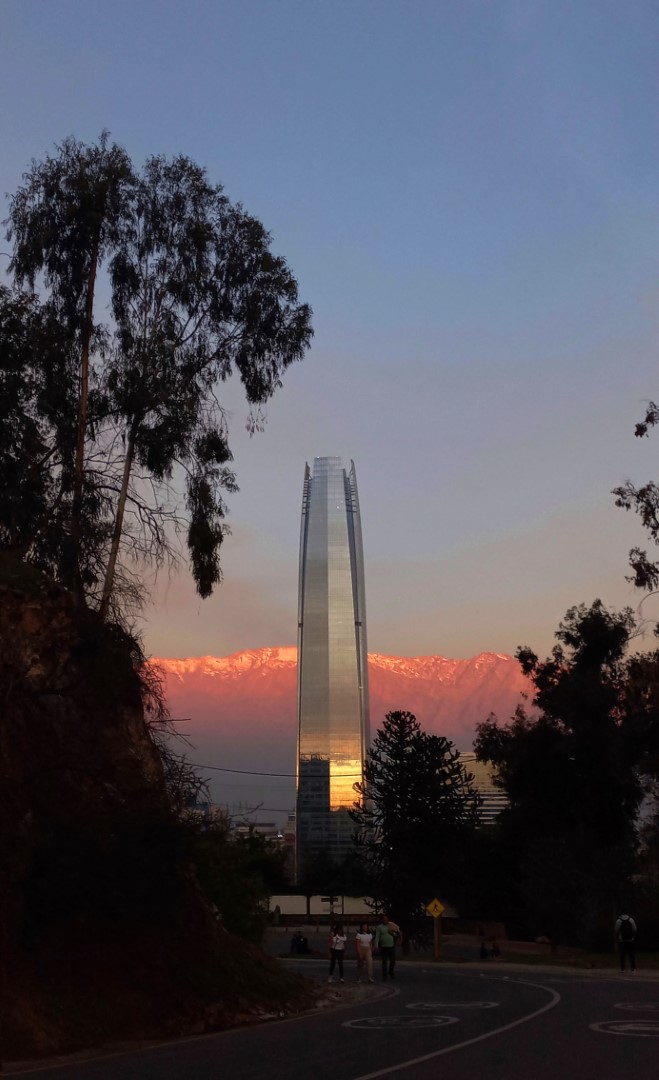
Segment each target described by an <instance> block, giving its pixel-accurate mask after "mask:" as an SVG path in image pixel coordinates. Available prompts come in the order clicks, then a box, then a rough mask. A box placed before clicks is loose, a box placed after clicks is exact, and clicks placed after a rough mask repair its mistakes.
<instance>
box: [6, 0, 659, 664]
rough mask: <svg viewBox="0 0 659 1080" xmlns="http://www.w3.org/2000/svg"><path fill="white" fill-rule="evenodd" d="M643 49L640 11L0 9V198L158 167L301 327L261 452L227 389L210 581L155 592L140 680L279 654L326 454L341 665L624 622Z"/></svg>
mask: <svg viewBox="0 0 659 1080" xmlns="http://www.w3.org/2000/svg"><path fill="white" fill-rule="evenodd" d="M658 39H659V6H658V5H657V4H656V2H654V0H653V2H649V0H648V2H645V0H616V2H613V0H592V2H591V0H580V2H579V3H576V4H575V3H574V0H546V2H545V0H500V2H497V0H452V2H448V0H446V2H445V0H434V2H431V0H400V2H398V0H332V2H331V3H330V2H321V0H267V2H266V0H261V2H257V0H227V2H222V0H205V2H204V0H187V2H186V4H181V3H180V2H179V0H176V2H174V0H137V2H135V0H130V2H127V0H112V3H110V4H108V3H107V2H103V3H101V2H100V0H57V2H56V3H52V2H48V0H3V2H2V4H1V5H0V101H2V103H3V107H2V109H0V146H1V147H2V152H1V154H0V193H2V194H4V193H11V192H13V191H15V189H16V187H17V186H18V185H19V183H20V181H21V175H22V173H23V171H24V170H25V169H26V168H27V166H28V165H29V162H30V160H31V159H32V158H36V159H39V158H41V157H43V155H44V154H45V153H46V152H48V151H52V149H53V145H54V144H55V143H56V142H58V141H60V140H62V139H63V138H64V137H66V136H67V135H70V134H73V135H74V136H76V137H77V138H79V139H82V140H84V141H89V142H91V141H93V140H95V139H96V138H97V136H98V135H99V133H100V132H101V130H102V129H108V130H109V131H110V132H111V134H112V137H113V138H114V139H115V140H116V141H117V142H119V143H121V144H123V145H124V146H125V148H126V149H127V151H128V152H129V154H130V155H131V157H132V158H133V160H134V161H135V162H136V163H140V162H141V161H143V160H144V158H145V157H146V156H148V155H150V154H154V153H158V154H165V155H172V154H177V153H184V154H187V155H189V156H190V157H192V158H193V159H195V160H196V161H197V162H198V163H199V164H201V165H203V166H205V167H206V169H207V170H208V175H209V177H210V179H211V180H212V181H213V182H221V183H222V184H223V185H224V188H225V191H226V193H227V194H228V195H229V197H230V198H231V199H233V200H235V201H240V202H242V204H243V205H244V206H245V208H246V209H247V210H249V211H250V212H251V213H252V214H254V215H256V216H257V217H259V218H260V219H261V221H262V222H263V223H264V225H265V226H266V228H267V229H268V230H269V231H270V233H271V234H272V246H273V250H274V251H275V252H276V253H278V254H281V255H284V256H285V257H286V259H287V261H288V263H289V265H290V266H291V269H292V270H293V273H294V274H295V276H296V277H297V280H298V282H299V286H300V297H301V299H302V300H304V301H307V302H309V303H310V304H311V306H312V307H313V310H314V327H315V337H314V340H313V345H312V348H311V350H310V351H309V353H308V354H307V356H306V358H305V359H304V360H303V361H302V362H301V363H299V364H296V365H294V366H293V367H292V368H290V369H289V370H288V372H287V373H286V374H285V376H284V385H283V388H282V389H281V390H279V391H278V392H277V394H276V396H275V397H274V398H273V399H272V401H271V403H270V404H269V405H268V407H267V410H266V412H267V423H266V428H265V431H264V432H263V433H261V434H257V435H255V436H253V437H250V435H249V434H248V432H247V430H246V426H245V421H246V418H247V406H246V404H245V402H244V400H243V399H242V397H241V393H240V387H239V385H233V383H231V384H229V385H228V386H227V388H226V393H225V395H224V399H223V400H224V402H225V404H226V407H227V409H228V410H229V413H230V417H231V419H230V431H231V445H232V449H233V453H234V458H235V469H236V472H237V477H238V483H239V485H240V492H239V493H238V494H236V495H234V496H230V498H229V502H230V511H231V513H230V519H229V520H230V524H231V526H232V535H231V537H230V538H229V539H228V540H227V541H226V543H225V546H224V549H223V557H222V565H223V571H224V583H223V584H222V586H221V587H220V588H219V589H218V590H217V592H216V594H215V595H214V596H213V597H212V598H211V599H210V600H207V601H201V600H199V599H198V598H197V597H196V596H195V593H194V589H193V586H192V584H191V580H190V578H189V575H188V574H187V573H186V572H185V571H183V572H181V573H180V574H178V575H177V576H176V577H173V578H169V577H168V576H167V575H166V574H163V575H160V577H159V578H158V580H157V581H156V582H155V584H154V591H153V600H152V603H151V604H150V605H149V607H148V608H147V610H146V612H145V617H144V621H143V632H144V639H145V644H146V648H147V651H148V652H149V653H151V654H153V655H155V656H167V657H185V656H199V655H206V654H214V655H216V656H223V655H228V654H230V653H233V652H237V651H240V650H243V649H248V648H260V647H263V646H269V645H288V644H293V643H294V642H295V637H296V622H297V610H296V604H297V570H298V565H297V564H298V547H299V518H300V509H301V498H302V481H303V473H304V465H305V462H306V461H309V462H311V460H312V459H313V458H314V457H315V456H323V455H328V454H329V455H334V454H337V455H339V456H341V457H342V458H343V460H344V462H345V463H346V465H348V464H349V461H350V459H354V461H355V464H356V470H357V479H358V486H359V495H360V503H361V512H362V524H363V533H364V549H365V559H366V590H367V612H368V643H369V650H370V651H373V652H379V653H386V654H394V655H407V656H416V655H426V654H442V655H444V656H448V657H468V656H472V655H474V654H476V653H478V652H481V651H485V650H491V651H493V652H514V650H515V649H516V647H517V646H518V645H522V644H524V645H526V644H528V645H531V646H532V647H533V648H534V649H535V650H536V651H537V652H539V653H541V654H544V653H546V652H548V651H549V650H550V648H551V647H552V644H553V640H554V639H553V634H554V631H555V630H556V628H557V626H558V623H559V621H560V619H561V618H562V617H563V615H564V614H565V612H566V610H567V609H568V608H569V607H570V606H572V605H574V604H578V603H581V602H585V603H590V602H591V601H592V600H593V599H594V598H595V597H601V599H602V600H603V601H604V602H605V603H606V604H608V605H610V606H613V607H620V606H623V605H626V604H630V605H632V606H634V607H636V606H637V604H638V602H639V597H638V595H637V594H635V592H634V590H633V589H632V588H631V586H630V585H629V584H628V583H627V582H626V580H625V574H626V573H627V572H628V570H627V553H628V551H629V549H630V547H632V546H633V545H635V544H641V545H643V544H644V540H645V537H644V534H643V531H642V529H641V527H640V525H639V523H638V522H637V521H636V520H635V519H634V518H633V517H632V516H631V515H626V514H625V513H624V512H623V511H621V510H619V509H616V508H615V506H614V500H613V497H612V496H611V489H612V488H613V487H614V486H616V485H617V484H620V483H622V482H623V481H624V480H625V479H627V478H628V477H631V478H633V479H634V480H636V481H638V482H643V481H646V480H648V479H651V478H653V477H654V476H656V463H657V456H658V453H659V444H658V443H657V439H656V437H655V439H654V440H652V438H650V439H646V440H637V439H635V438H634V425H635V423H636V421H637V420H638V419H640V418H641V416H642V415H643V413H644V408H645V403H646V401H647V400H648V399H651V398H653V397H654V398H656V397H657V395H658V394H659V379H658V378H657V326H658V302H657V300H658V286H659V254H658V253H659V243H658V241H659V214H658V212H657V211H658V204H657V190H658V183H657V182H658V180H659V138H658V136H659V131H658V130H657V129H658V126H659V122H658V115H659V114H658V111H657V107H656V104H657V98H658V90H659V87H658V85H657V83H658V74H657V73H658V71H659V65H657V55H658V49H657V46H658V44H659V41H658ZM2 216H4V213H3V215H2ZM0 250H4V251H6V250H8V245H7V241H5V242H4V245H3V244H0ZM6 263H7V259H6V258H2V257H0V271H1V270H2V268H3V267H6ZM645 613H646V614H648V615H650V616H651V617H652V616H653V617H654V618H655V619H656V618H657V617H659V609H657V610H656V611H654V612H653V611H652V608H651V605H650V604H648V605H647V606H646V608H645ZM651 644H652V638H649V640H648V647H650V645H651Z"/></svg>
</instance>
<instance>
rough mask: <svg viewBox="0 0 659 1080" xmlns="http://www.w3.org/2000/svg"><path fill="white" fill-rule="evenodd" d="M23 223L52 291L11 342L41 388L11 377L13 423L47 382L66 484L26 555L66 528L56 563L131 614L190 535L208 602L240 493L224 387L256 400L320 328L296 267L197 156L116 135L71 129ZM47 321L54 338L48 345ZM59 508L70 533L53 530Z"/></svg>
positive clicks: (17, 256)
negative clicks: (143, 569) (128, 143)
mask: <svg viewBox="0 0 659 1080" xmlns="http://www.w3.org/2000/svg"><path fill="white" fill-rule="evenodd" d="M8 224H9V230H8V236H9V238H10V239H12V240H13V242H14V252H13V259H12V262H11V270H12V271H13V273H14V276H15V279H16V282H17V283H18V284H19V285H27V286H29V287H32V288H34V287H36V286H38V287H39V292H40V296H41V302H42V308H41V309H39V308H38V305H37V302H36V300H34V299H32V300H30V301H29V302H28V301H27V300H26V301H24V307H23V309H22V320H21V327H20V329H19V328H18V327H17V328H15V329H14V331H13V338H12V339H11V340H12V341H13V340H14V339H15V341H14V343H13V344H11V346H7V348H8V349H10V351H12V352H13V354H15V355H16V356H18V353H19V352H20V353H21V354H22V356H23V358H24V357H25V355H26V350H29V351H30V356H31V357H32V360H31V364H32V367H31V368H30V366H29V365H27V366H26V365H25V364H24V363H23V364H22V365H21V363H20V362H18V361H16V363H14V369H13V370H14V373H15V378H14V382H15V381H16V377H18V378H20V371H21V368H23V369H24V370H25V378H26V380H28V385H26V386H25V387H23V388H22V389H21V390H20V391H19V392H18V395H17V396H16V394H15V393H14V389H13V386H12V387H8V392H7V394H3V397H2V399H1V401H0V403H1V404H2V405H3V413H2V415H0V421H3V422H4V421H5V418H6V417H8V418H9V419H10V420H11V419H12V416H11V415H10V410H9V406H8V401H10V400H12V401H17V402H18V406H16V405H14V406H13V407H14V412H16V409H17V408H18V410H19V411H20V409H21V408H22V404H21V403H24V404H25V409H27V408H28V405H30V406H31V408H32V413H34V410H35V409H36V407H37V406H36V404H35V401H41V400H44V401H45V400H46V399H45V398H44V394H43V393H42V387H43V386H46V384H47V383H48V381H49V380H50V382H53V381H54V382H55V384H56V387H55V388H56V390H57V393H58V394H59V397H60V406H61V413H62V415H61V417H59V418H58V420H57V423H54V422H53V421H52V420H49V422H48V423H46V421H45V420H44V419H43V418H42V423H41V426H40V428H39V435H40V439H41V442H40V444H39V446H36V447H35V451H34V455H35V460H36V461H39V460H40V458H41V459H45V460H47V461H48V462H49V468H50V470H51V474H50V486H48V485H46V486H43V487H42V490H41V494H40V496H39V498H40V499H41V504H39V499H37V500H36V503H35V506H34V507H33V508H31V507H30V506H29V504H28V503H26V504H25V514H26V516H27V520H26V521H25V522H24V523H23V526H22V534H21V545H20V551H21V554H22V557H24V558H26V559H29V560H31V561H35V560H36V557H37V553H38V552H39V551H40V549H42V548H43V547H44V546H45V547H46V548H48V544H46V543H45V541H44V537H45V535H46V533H48V536H49V537H50V538H51V540H52V537H53V536H55V535H58V537H59V540H58V543H57V545H56V549H55V550H52V551H50V567H49V569H50V570H51V572H53V573H54V574H55V576H56V577H57V578H58V579H59V580H60V581H62V582H64V583H65V584H66V585H68V586H69V587H71V588H73V589H74V590H76V591H77V592H78V593H79V594H80V595H81V596H84V598H85V600H86V602H87V603H88V604H90V605H91V606H94V607H98V608H99V610H100V612H101V615H102V616H103V617H105V616H106V615H107V614H108V613H109V612H111V613H112V614H113V615H114V616H115V617H119V616H120V614H121V610H122V606H124V607H125V604H126V598H127V597H128V598H129V599H131V598H132V600H133V601H139V589H138V586H137V582H138V581H139V573H138V572H137V571H139V567H140V565H141V564H142V563H144V562H145V561H146V562H149V561H151V562H155V564H156V565H160V564H161V563H162V561H163V560H164V559H167V558H169V559H173V560H176V558H177V555H178V548H177V539H176V538H177V534H178V533H179V532H182V533H184V534H185V537H186V542H187V550H188V556H189V560H190V564H191V569H192V574H193V577H194V579H195V582H196V585H197V590H198V592H199V594H200V595H201V596H204V597H205V596H208V595H209V594H210V593H211V592H212V589H213V587H214V585H215V584H217V583H218V582H219V581H220V580H221V569H220V562H219V548H220V545H221V543H222V539H223V537H224V535H225V532H226V525H225V524H224V517H225V514H226V509H227V508H226V504H225V502H224V499H223V493H224V492H235V491H236V490H237V485H236V478H235V475H234V473H233V471H232V469H231V468H230V462H231V460H232V455H231V450H230V447H229V441H228V428H227V423H226V417H225V414H224V411H223V409H222V404H221V400H220V398H219V396H218V395H219V391H220V388H221V384H222V382H223V381H225V380H226V379H228V378H229V377H230V376H231V375H232V373H233V372H236V373H237V375H238V377H239V378H240V380H241V381H242V384H243V387H244V390H245V396H246V399H247V402H248V405H249V407H250V409H252V410H257V411H258V410H259V409H260V406H262V405H263V404H264V403H265V402H267V400H268V399H269V398H270V397H271V396H272V394H273V393H274V392H275V390H276V389H277V388H278V387H280V386H281V380H282V375H283V372H284V371H285V370H286V368H287V367H288V366H289V365H290V364H291V363H293V362H294V361H296V360H299V359H301V358H302V356H303V355H304V352H305V351H306V349H307V347H308V345H309V342H310V339H311V335H312V330H311V323H310V318H311V312H310V309H309V307H308V306H307V305H306V304H301V303H299V301H298V295H297V283H296V281H295V279H294V277H293V276H292V274H291V272H290V270H289V268H288V266H287V264H286V262H285V261H284V260H283V259H282V258H280V257H278V256H275V255H274V254H273V253H272V252H271V250H270V236H269V235H268V233H267V232H266V231H265V229H264V228H263V226H262V225H261V223H260V222H259V221H257V220H256V219H255V218H253V217H252V216H251V215H249V214H248V213H247V212H246V211H245V210H244V209H243V208H242V207H241V206H240V205H236V204H232V203H231V202H230V200H229V199H228V198H227V197H226V195H224V193H223V192H222V189H221V187H220V186H219V185H213V184H211V183H210V182H209V181H208V179H207V177H206V174H205V172H204V170H203V169H201V168H200V167H199V166H197V165H196V164H195V163H194V162H192V161H190V160H189V159H188V158H185V157H176V158H174V159H172V160H168V159H165V158H163V157H153V158H150V159H149V160H148V161H147V162H146V164H145V165H144V167H143V169H142V170H141V171H138V170H136V169H135V168H134V167H133V165H132V163H131V162H130V160H129V159H128V158H127V156H126V154H125V152H124V151H123V150H122V149H121V147H118V146H116V145H114V144H112V145H111V144H110V143H109V140H108V137H107V135H105V134H104V135H102V136H101V139H100V140H99V142H98V144H97V145H95V146H91V147H88V146H85V145H84V144H82V143H78V142H76V141H75V140H73V139H68V140H66V141H65V142H64V143H63V144H62V145H61V146H60V147H58V148H57V153H56V154H55V156H53V157H48V158H47V159H46V160H45V161H44V162H43V163H33V165H32V168H31V170H30V171H29V172H28V173H27V174H26V175H25V182H24V184H23V186H22V187H21V189H20V190H19V191H18V192H17V194H16V195H15V196H14V198H13V200H12V203H11V209H10V215H9V219H8ZM101 274H103V275H104V277H103V280H104V282H105V283H106V286H107V288H108V290H109V294H110V311H111V318H110V319H109V320H108V321H107V322H105V323H103V322H99V321H97V316H96V313H95V306H94V305H95V296H96V291H97V281H98V280H99V275H101ZM5 307H6V305H5ZM37 322H39V323H40V325H41V326H42V328H48V330H49V331H52V337H49V336H48V335H46V336H45V337H44V334H43V333H42V334H41V336H40V338H39V341H38V346H39V347H38V348H33V347H32V345H33V342H32V341H31V340H30V337H31V336H32V338H34V334H35V332H36V331H35V323H37ZM60 341H63V342H64V343H65V345H66V350H65V354H64V356H63V357H62V358H61V359H60V360H59V361H58V364H54V363H53V360H52V353H53V352H57V345H58V343H59V342H60ZM3 348H4V346H3ZM16 373H18V374H16ZM30 379H32V382H33V383H35V385H34V386H31V385H29V380H30ZM28 398H29V399H30V400H29V401H28ZM25 409H24V410H23V416H24V419H22V420H20V423H23V425H24V427H25V436H26V438H27V436H28V431H27V428H28V427H29V425H28V423H27V417H28V416H31V415H32V413H25ZM258 415H260V413H258V412H257V416H258ZM17 422H19V421H16V419H15V418H14V420H13V423H14V427H15V426H16V423H17ZM251 423H252V427H253V428H255V427H257V426H258V420H257V419H254V414H252V421H251ZM39 455H40V457H39ZM43 479H44V480H45V479H46V477H43ZM49 511H53V512H56V513H57V514H58V529H57V531H55V530H53V529H50V531H49V532H48V526H49V523H50V520H51V515H50V514H49ZM8 531H9V532H11V533H12V536H11V538H10V539H11V540H12V542H13V541H14V534H15V527H14V526H12V525H11V523H10V525H9V528H8ZM3 539H4V538H3ZM131 562H132V564H133V566H134V567H135V568H136V573H134V574H133V575H132V576H131V569H130V566H131Z"/></svg>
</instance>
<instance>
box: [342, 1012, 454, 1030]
mask: <svg viewBox="0 0 659 1080" xmlns="http://www.w3.org/2000/svg"><path fill="white" fill-rule="evenodd" d="M457 1023H458V1017H457V1016H361V1017H358V1018H357V1019H356V1020H344V1021H343V1023H342V1024H341V1027H349V1028H361V1029H362V1031H382V1029H383V1028H405V1029H406V1030H408V1031H409V1029H410V1028H414V1029H415V1030H416V1029H418V1028H438V1027H446V1026H447V1024H457Z"/></svg>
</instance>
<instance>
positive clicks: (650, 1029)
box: [590, 1020, 659, 1039]
mask: <svg viewBox="0 0 659 1080" xmlns="http://www.w3.org/2000/svg"><path fill="white" fill-rule="evenodd" d="M590 1027H591V1030H592V1031H601V1032H603V1034H605V1035H632V1036H635V1037H636V1038H641V1039H642V1038H645V1039H659V1020H600V1021H599V1022H598V1023H597V1024H591V1025H590Z"/></svg>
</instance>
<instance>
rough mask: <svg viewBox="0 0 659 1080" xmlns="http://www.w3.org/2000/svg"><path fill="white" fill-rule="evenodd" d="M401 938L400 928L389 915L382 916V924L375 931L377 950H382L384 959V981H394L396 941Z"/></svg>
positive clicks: (381, 953) (381, 954)
mask: <svg viewBox="0 0 659 1080" xmlns="http://www.w3.org/2000/svg"><path fill="white" fill-rule="evenodd" d="M399 936H400V927H398V926H397V925H396V923H395V922H392V921H391V919H390V918H389V916H388V915H383V916H382V922H381V923H380V924H379V925H378V926H377V927H376V930H375V948H376V949H379V950H380V957H381V959H382V981H383V982H386V981H387V977H388V978H390V979H393V977H394V968H395V966H396V941H397V940H398V938H399Z"/></svg>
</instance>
